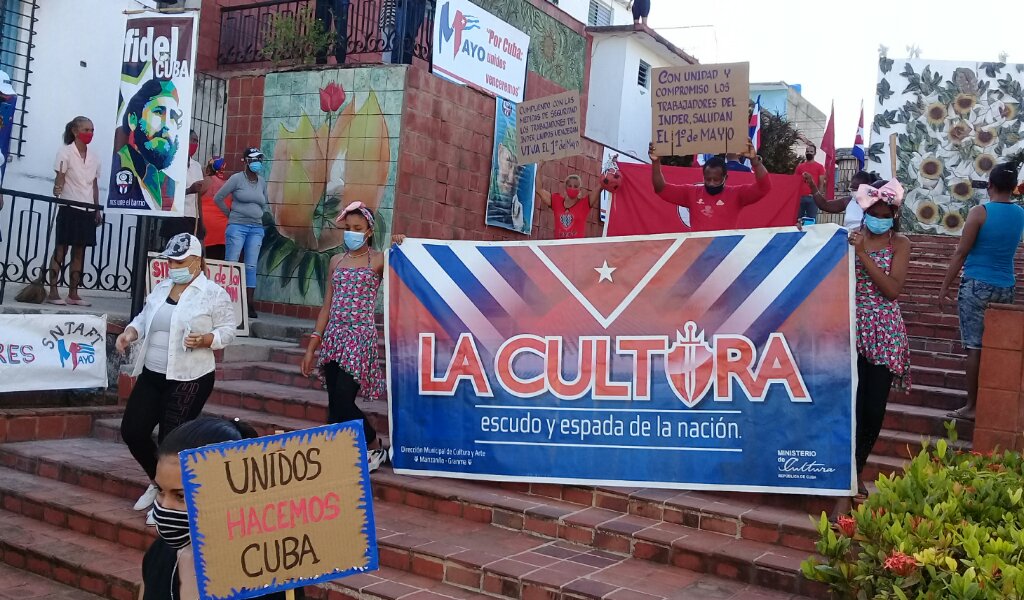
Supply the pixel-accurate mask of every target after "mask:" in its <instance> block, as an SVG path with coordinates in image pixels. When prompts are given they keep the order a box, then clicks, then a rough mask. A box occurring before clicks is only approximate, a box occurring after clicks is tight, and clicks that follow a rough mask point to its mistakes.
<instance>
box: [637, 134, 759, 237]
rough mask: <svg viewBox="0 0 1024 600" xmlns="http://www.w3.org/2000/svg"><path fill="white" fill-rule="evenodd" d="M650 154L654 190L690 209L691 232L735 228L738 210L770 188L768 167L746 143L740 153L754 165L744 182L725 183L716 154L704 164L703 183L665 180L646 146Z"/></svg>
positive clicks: (723, 167)
mask: <svg viewBox="0 0 1024 600" xmlns="http://www.w3.org/2000/svg"><path fill="white" fill-rule="evenodd" d="M648 154H649V155H650V157H651V167H652V168H651V181H652V183H653V184H654V193H656V194H658V196H660V197H661V199H662V200H664V201H666V202H671V203H672V204H675V205H678V206H682V207H684V208H686V209H688V210H689V211H690V230H691V231H724V230H729V229H736V222H737V219H739V216H740V210H741V209H742V208H744V207H746V206H749V205H751V204H754V203H756V202H758V201H759V200H761V199H762V198H764V197H765V196H767V195H768V193H769V192H770V191H771V189H772V183H771V180H770V179H769V178H768V170H767V169H765V168H764V164H762V163H761V157H759V156H758V155H757V153H756V152H755V151H754V147H753V146H752V145H751V144H750V143H749V142H748V143H747V150H746V151H745V152H744V153H743V154H741V155H740V156H741V157H743V158H748V159H750V163H751V165H752V166H753V168H754V178H755V181H754V183H751V184H747V185H730V186H727V185H726V180H727V179H728V176H729V172H728V170H727V169H726V164H725V161H724V160H723V159H722V157H720V156H715V157H712V158H710V159H708V161H707V162H706V163H704V184H703V185H700V184H697V185H693V184H689V185H673V184H670V183H666V182H665V175H664V174H663V173H662V172H661V157H660V156H658V154H657V152H656V151H655V149H654V144H651V145H650V147H649V148H648Z"/></svg>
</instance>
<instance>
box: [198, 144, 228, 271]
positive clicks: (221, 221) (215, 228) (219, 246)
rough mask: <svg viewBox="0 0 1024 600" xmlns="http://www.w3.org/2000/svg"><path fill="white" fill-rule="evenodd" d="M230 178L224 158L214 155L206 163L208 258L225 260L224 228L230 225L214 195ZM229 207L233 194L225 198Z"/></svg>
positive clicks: (203, 216) (203, 217)
mask: <svg viewBox="0 0 1024 600" xmlns="http://www.w3.org/2000/svg"><path fill="white" fill-rule="evenodd" d="M227 180H228V177H227V174H226V173H225V172H224V159H223V158H221V157H219V156H214V157H213V158H211V159H210V162H208V163H206V190H205V191H204V192H203V201H202V204H203V206H202V213H203V214H202V219H203V226H204V227H205V228H206V236H205V237H204V238H203V247H204V248H205V249H206V258H212V259H215V260H224V247H225V240H224V230H225V229H227V227H228V218H227V217H226V216H224V213H223V211H221V210H220V209H219V208H217V204H216V203H215V202H214V201H213V197H214V196H216V195H217V192H219V191H220V188H222V187H224V182H226V181H227ZM224 201H225V203H227V205H228V209H229V210H230V209H231V196H228V197H227V198H225V200H224Z"/></svg>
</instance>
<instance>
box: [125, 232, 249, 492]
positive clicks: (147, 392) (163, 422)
mask: <svg viewBox="0 0 1024 600" xmlns="http://www.w3.org/2000/svg"><path fill="white" fill-rule="evenodd" d="M160 256H161V257H162V258H166V259H167V261H168V263H169V267H170V269H169V271H168V275H169V277H168V278H167V279H165V280H163V281H161V282H160V283H158V284H157V285H156V286H155V287H154V288H153V291H152V292H150V294H149V297H147V298H146V305H145V307H143V309H142V312H141V313H139V314H138V315H137V316H136V317H135V319H134V320H132V322H131V324H129V325H128V326H127V327H125V330H124V333H122V334H121V335H120V336H118V338H117V351H118V352H121V353H122V354H123V353H124V352H125V351H126V350H127V348H128V346H129V345H131V344H133V343H135V342H140V345H139V348H138V349H137V352H135V364H134V367H133V369H132V376H133V377H137V379H136V381H135V387H134V388H132V393H131V396H129V397H128V404H127V406H126V407H125V410H124V417H122V419H121V439H123V440H124V443H125V444H127V445H128V449H129V450H130V451H131V453H132V456H134V457H135V460H136V461H138V463H139V465H141V466H142V468H143V469H144V470H145V471H146V474H147V475H149V479H150V481H152V480H153V479H154V478H155V477H156V463H157V446H156V444H155V443H153V429H154V428H155V427H157V426H159V427H160V430H159V433H158V439H159V440H161V441H162V440H163V439H164V437H166V436H167V434H168V433H170V432H171V431H172V430H174V428H175V427H177V426H179V425H181V424H182V423H185V422H188V421H191V420H193V419H195V418H196V417H198V416H199V413H200V412H201V411H202V410H203V405H205V404H206V399H207V398H209V397H210V392H212V391H213V381H214V370H215V369H216V366H217V365H216V361H215V359H214V354H213V351H214V350H219V349H221V348H224V347H225V346H227V345H228V344H230V343H231V342H232V340H234V338H235V327H236V323H237V321H236V317H235V309H234V305H233V304H232V303H231V298H230V297H228V294H227V292H226V291H224V288H222V287H221V286H219V285H217V284H216V283H214V282H212V281H210V280H209V279H207V277H206V275H205V274H204V272H203V259H202V246H201V245H200V242H199V239H198V238H196V236H194V235H191V234H188V233H181V234H178V235H176V236H174V237H173V238H171V239H170V241H169V242H168V243H167V248H166V249H164V252H163V254H161V255H160ZM156 494H157V488H156V486H155V485H152V484H151V485H150V486H149V489H147V490H146V493H144V494H143V495H142V497H141V498H139V501H138V502H137V503H136V504H135V509H136V510H145V509H147V508H149V507H150V505H152V504H153V500H154V498H156Z"/></svg>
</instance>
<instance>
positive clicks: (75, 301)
mask: <svg viewBox="0 0 1024 600" xmlns="http://www.w3.org/2000/svg"><path fill="white" fill-rule="evenodd" d="M67 303H68V304H71V305H72V306H92V304H90V303H89V301H88V300H82V299H81V298H68V299H67Z"/></svg>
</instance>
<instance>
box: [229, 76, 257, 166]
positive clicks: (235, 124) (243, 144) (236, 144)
mask: <svg viewBox="0 0 1024 600" xmlns="http://www.w3.org/2000/svg"><path fill="white" fill-rule="evenodd" d="M265 80H266V78H265V77H264V76H262V75H258V76H252V75H246V76H242V77H235V78H234V79H231V80H230V81H229V82H228V123H227V128H226V129H225V140H224V158H225V159H227V167H226V168H227V170H228V172H229V173H234V172H236V171H240V170H241V169H242V153H243V152H244V151H245V149H246V148H249V147H256V148H259V147H260V143H261V139H260V138H261V134H262V131H263V85H264V81H265Z"/></svg>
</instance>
